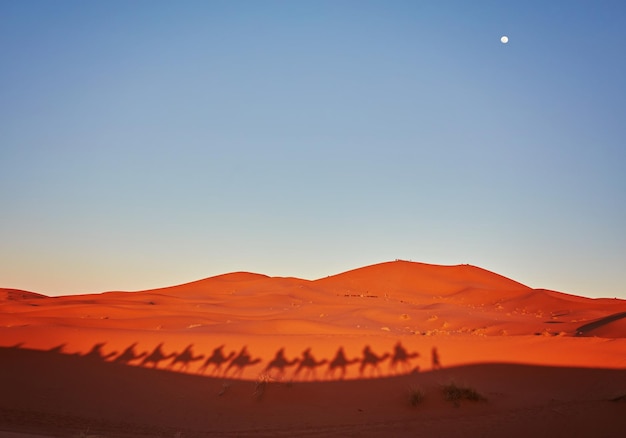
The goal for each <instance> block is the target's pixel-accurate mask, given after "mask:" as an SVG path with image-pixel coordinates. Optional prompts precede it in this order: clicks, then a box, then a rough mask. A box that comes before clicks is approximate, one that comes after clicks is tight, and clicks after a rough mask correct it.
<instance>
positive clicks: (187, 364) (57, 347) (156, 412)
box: [0, 261, 626, 437]
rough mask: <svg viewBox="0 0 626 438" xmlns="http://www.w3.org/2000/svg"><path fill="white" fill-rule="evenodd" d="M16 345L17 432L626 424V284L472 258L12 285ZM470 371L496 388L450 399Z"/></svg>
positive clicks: (349, 431)
mask: <svg viewBox="0 0 626 438" xmlns="http://www.w3.org/2000/svg"><path fill="white" fill-rule="evenodd" d="M366 347H367V349H366ZM434 349H436V351H437V353H438V356H439V359H440V364H441V369H433V361H432V359H433V358H432V352H433V350H434ZM340 350H341V352H342V353H343V355H341V354H339V352H340ZM0 357H1V359H0V364H1V365H0V388H2V396H1V397H0V435H1V434H2V432H1V431H3V430H4V431H7V433H8V431H10V432H13V433H18V432H22V433H24V432H29V433H38V434H48V435H51V436H79V435H80V434H81V433H82V434H83V435H85V434H87V433H88V434H91V435H95V436H107V437H109V436H176V435H179V436H184V437H192V436H366V437H369V436H403V435H416V434H422V435H423V436H503V435H508V436H511V437H516V436H520V437H521V436H528V435H531V434H532V435H533V436H617V435H619V433H618V431H619V430H622V431H623V430H624V427H625V426H626V402H624V399H626V301H624V300H616V299H589V298H584V297H577V296H572V295H568V294H563V293H559V292H553V291H547V290H538V289H531V288H529V287H527V286H524V285H522V284H520V283H517V282H515V281H513V280H510V279H507V278H505V277H502V276H500V275H497V274H494V273H492V272H489V271H486V270H483V269H480V268H477V267H473V266H468V265H462V266H435V265H427V264H421V263H410V262H404V261H396V262H389V263H382V264H378V265H374V266H368V267H365V268H361V269H356V270H353V271H349V272H345V273H343V274H339V275H335V276H331V277H327V278H323V279H320V280H316V281H307V280H301V279H296V278H271V277H267V276H264V275H259V274H251V273H233V274H226V275H221V276H217V277H212V278H208V279H205V280H200V281H196V282H193V283H188V284H184V285H180V286H174V287H168V288H163V289H156V290H150V291H144V292H107V293H102V294H92V295H81V296H64V297H45V296H42V295H38V294H33V293H30V292H23V291H16V290H8V289H0ZM220 358H221V359H222V360H221V361H220V360H219V359H220ZM453 381H454V382H457V383H458V384H461V385H467V386H469V387H471V388H474V389H475V390H476V391H478V392H479V393H480V394H482V395H483V396H484V397H485V398H486V400H484V401H479V402H470V401H463V402H461V404H460V405H459V406H455V404H454V403H452V402H449V401H446V400H444V395H443V391H442V387H443V385H445V384H449V383H450V382H453ZM411 388H414V389H415V388H416V389H418V390H419V391H420V393H421V394H422V395H423V401H421V402H420V403H418V405H417V406H412V405H411V404H410V403H409V394H410V390H411Z"/></svg>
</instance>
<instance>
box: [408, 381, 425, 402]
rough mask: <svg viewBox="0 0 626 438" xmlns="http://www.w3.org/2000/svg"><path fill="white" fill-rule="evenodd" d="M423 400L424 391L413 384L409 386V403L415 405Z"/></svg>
mask: <svg viewBox="0 0 626 438" xmlns="http://www.w3.org/2000/svg"><path fill="white" fill-rule="evenodd" d="M423 401H424V392H423V391H422V390H421V389H419V388H416V387H414V386H410V387H409V403H410V404H411V406H413V407H415V406H418V405H420V404H421V403H422V402H423Z"/></svg>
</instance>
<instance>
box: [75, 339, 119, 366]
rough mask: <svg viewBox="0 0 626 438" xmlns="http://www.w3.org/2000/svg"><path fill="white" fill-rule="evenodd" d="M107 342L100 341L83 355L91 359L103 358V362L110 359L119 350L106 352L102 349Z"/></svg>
mask: <svg viewBox="0 0 626 438" xmlns="http://www.w3.org/2000/svg"><path fill="white" fill-rule="evenodd" d="M105 344H106V342H100V343H98V344H95V345H94V346H93V347H91V350H89V352H88V353H85V354H84V355H83V356H82V357H83V358H85V359H89V360H101V361H103V362H106V361H107V360H108V359H110V358H112V357H113V356H115V355H116V354H117V351H113V352H111V353H108V354H105V353H104V352H103V351H102V347H104V345H105Z"/></svg>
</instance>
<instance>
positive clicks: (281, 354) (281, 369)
mask: <svg viewBox="0 0 626 438" xmlns="http://www.w3.org/2000/svg"><path fill="white" fill-rule="evenodd" d="M298 361H299V359H298V358H295V359H293V360H288V359H287V358H286V357H285V349H284V348H281V349H280V350H278V351H277V352H276V355H275V356H274V359H272V360H271V361H270V363H268V364H267V366H266V367H265V369H264V370H263V372H264V373H266V374H267V375H269V376H271V371H272V370H277V373H276V375H275V376H271V377H273V378H275V379H282V378H283V377H284V376H285V368H287V367H290V366H293V365H295V364H297V363H298Z"/></svg>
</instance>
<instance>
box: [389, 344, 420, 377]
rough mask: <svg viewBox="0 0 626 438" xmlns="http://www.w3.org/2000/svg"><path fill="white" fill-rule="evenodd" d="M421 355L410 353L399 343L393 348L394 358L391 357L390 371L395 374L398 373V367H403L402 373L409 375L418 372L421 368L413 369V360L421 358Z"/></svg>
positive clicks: (415, 352)
mask: <svg viewBox="0 0 626 438" xmlns="http://www.w3.org/2000/svg"><path fill="white" fill-rule="evenodd" d="M419 355H420V354H419V353H418V352H417V351H414V352H413V353H409V352H408V351H407V349H406V348H404V347H403V346H402V343H401V342H400V341H398V342H397V343H396V345H395V346H394V348H393V356H391V362H390V363H389V370H390V371H392V372H393V373H397V372H398V366H400V367H401V370H400V372H404V373H409V372H417V371H418V370H419V366H417V367H415V368H413V369H411V359H415V358H417V357H419Z"/></svg>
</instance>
